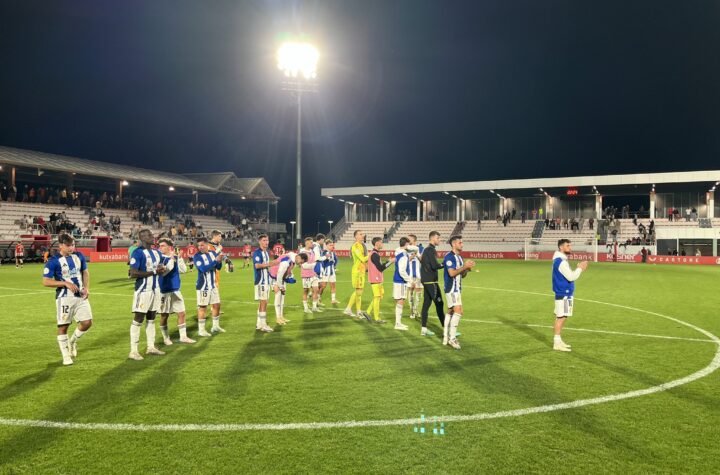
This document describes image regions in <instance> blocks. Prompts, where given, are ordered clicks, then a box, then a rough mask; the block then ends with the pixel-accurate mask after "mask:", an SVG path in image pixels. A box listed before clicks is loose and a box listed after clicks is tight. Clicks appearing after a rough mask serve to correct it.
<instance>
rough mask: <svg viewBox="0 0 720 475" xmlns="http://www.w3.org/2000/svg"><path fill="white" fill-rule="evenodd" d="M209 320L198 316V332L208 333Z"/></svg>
mask: <svg viewBox="0 0 720 475" xmlns="http://www.w3.org/2000/svg"><path fill="white" fill-rule="evenodd" d="M206 321H207V320H206V319H205V318H202V319H200V318H198V333H206V332H207V330H206V329H205V322H206Z"/></svg>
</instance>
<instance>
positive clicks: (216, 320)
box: [212, 315, 220, 328]
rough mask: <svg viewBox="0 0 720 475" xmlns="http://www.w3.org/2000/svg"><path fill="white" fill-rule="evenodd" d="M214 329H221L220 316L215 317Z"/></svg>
mask: <svg viewBox="0 0 720 475" xmlns="http://www.w3.org/2000/svg"><path fill="white" fill-rule="evenodd" d="M212 327H213V328H220V315H218V316H217V317H213V326H212Z"/></svg>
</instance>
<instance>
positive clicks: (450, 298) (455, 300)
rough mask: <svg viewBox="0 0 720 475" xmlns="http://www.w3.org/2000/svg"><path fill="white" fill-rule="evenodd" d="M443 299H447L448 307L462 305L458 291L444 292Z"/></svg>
mask: <svg viewBox="0 0 720 475" xmlns="http://www.w3.org/2000/svg"><path fill="white" fill-rule="evenodd" d="M445 299H446V300H447V306H448V308H452V307H457V306H460V307H462V294H460V292H449V293H447V294H445Z"/></svg>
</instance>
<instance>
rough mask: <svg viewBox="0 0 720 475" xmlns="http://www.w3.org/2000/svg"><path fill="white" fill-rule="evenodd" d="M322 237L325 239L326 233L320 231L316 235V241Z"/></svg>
mask: <svg viewBox="0 0 720 475" xmlns="http://www.w3.org/2000/svg"><path fill="white" fill-rule="evenodd" d="M321 239H325V235H324V234H323V233H318V234H317V235H316V236H315V240H316V241H319V240H321Z"/></svg>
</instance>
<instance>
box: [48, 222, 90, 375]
mask: <svg viewBox="0 0 720 475" xmlns="http://www.w3.org/2000/svg"><path fill="white" fill-rule="evenodd" d="M58 244H59V246H60V252H59V254H56V255H54V256H53V257H51V258H50V259H49V260H48V262H47V263H46V264H45V268H44V269H43V285H44V286H45V287H54V288H55V308H56V309H57V315H56V317H57V329H58V331H57V342H58V345H60V353H61V354H62V358H63V364H64V365H65V366H68V365H71V364H73V358H75V357H77V341H78V340H79V339H80V338H81V337H82V336H83V335H84V334H85V332H87V331H88V330H89V329H90V327H91V326H92V310H91V309H90V303H89V302H88V295H89V293H90V273H89V272H88V268H87V263H86V262H85V256H83V255H82V253H80V252H76V251H75V240H74V239H73V237H72V236H70V235H69V234H61V235H60V236H58ZM73 319H74V320H75V321H76V322H77V326H76V327H75V331H74V332H73V334H72V336H71V337H70V339H69V340H68V336H67V331H68V327H70V323H72V321H73Z"/></svg>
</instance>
